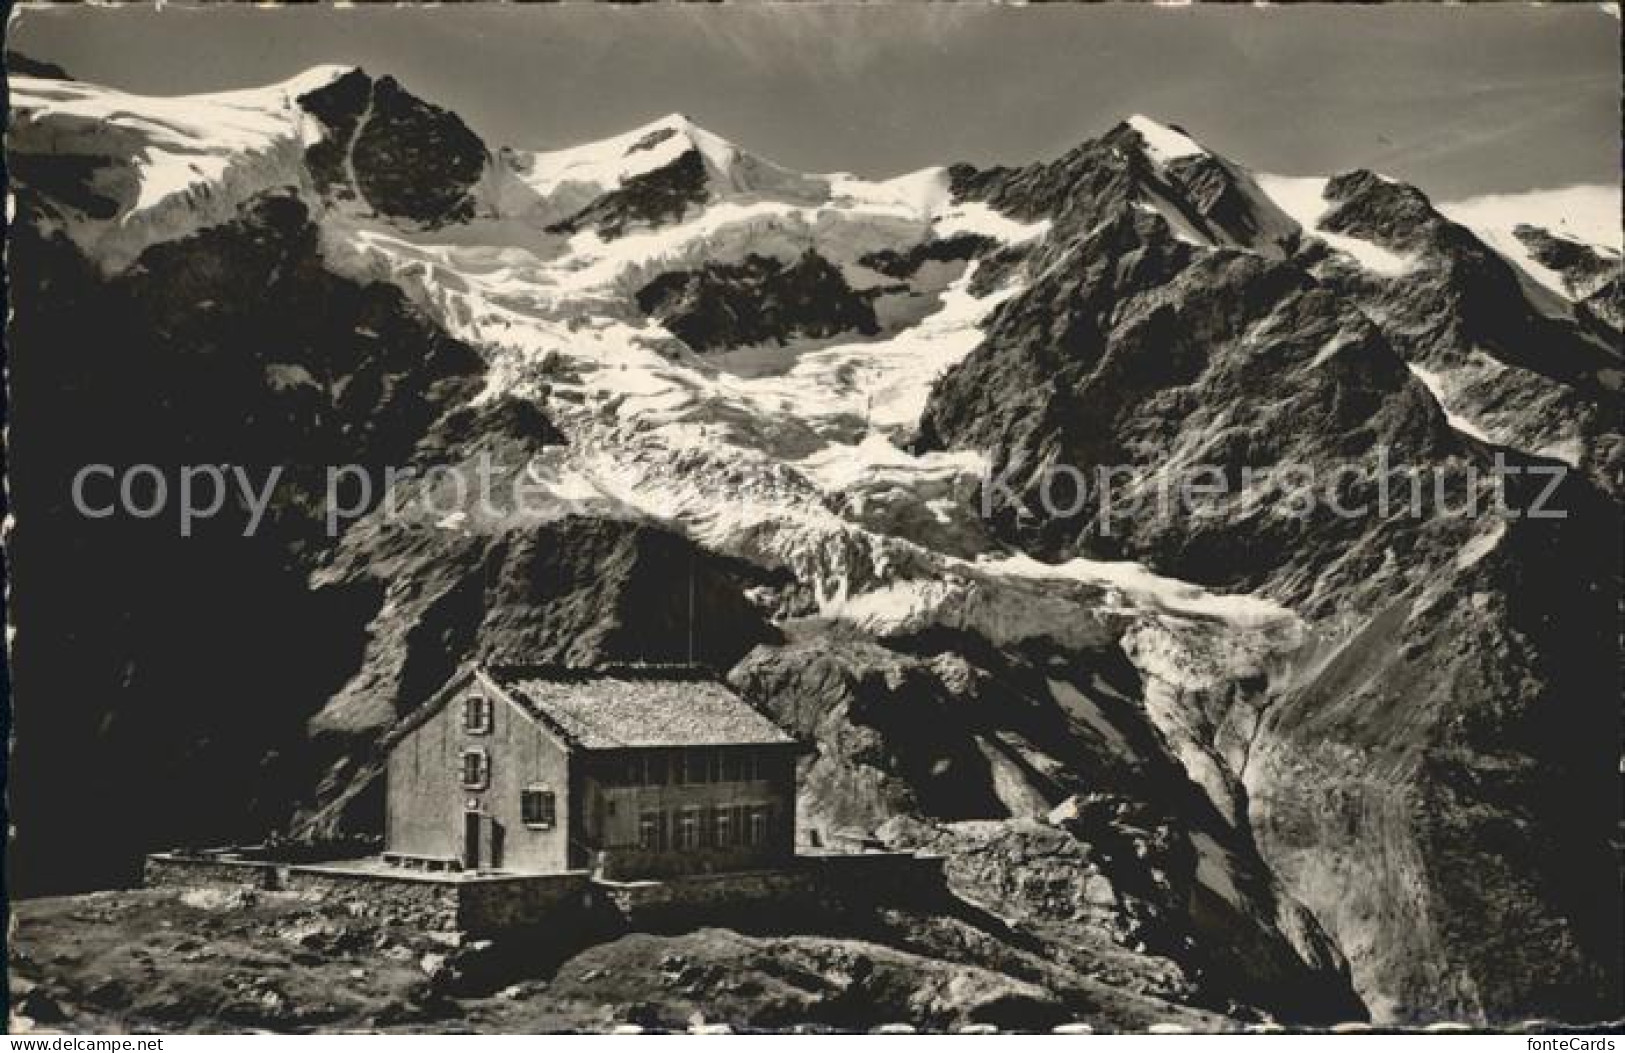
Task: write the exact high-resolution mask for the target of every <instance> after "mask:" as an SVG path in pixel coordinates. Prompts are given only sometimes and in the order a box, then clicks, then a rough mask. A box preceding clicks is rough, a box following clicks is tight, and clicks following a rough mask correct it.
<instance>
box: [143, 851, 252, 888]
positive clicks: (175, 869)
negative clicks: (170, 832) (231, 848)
mask: <svg viewBox="0 0 1625 1053" xmlns="http://www.w3.org/2000/svg"><path fill="white" fill-rule="evenodd" d="M142 878H143V880H144V881H145V883H146V885H147V886H148V887H149V888H199V887H214V886H227V887H242V888H261V889H274V888H278V887H279V884H278V878H277V865H276V864H275V863H269V862H264V861H261V860H251V859H222V858H220V857H218V856H177V855H170V854H168V853H157V854H154V855H150V856H148V857H147V861H146V866H145V867H144V868H143V871H142Z"/></svg>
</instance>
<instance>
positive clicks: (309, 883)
mask: <svg viewBox="0 0 1625 1053" xmlns="http://www.w3.org/2000/svg"><path fill="white" fill-rule="evenodd" d="M282 887H283V888H284V889H286V890H287V891H289V892H308V893H315V894H317V895H320V896H323V897H327V898H332V899H338V900H342V901H343V902H344V903H346V904H348V905H349V907H350V909H351V910H352V911H354V912H355V914H356V916H357V917H363V918H371V919H373V920H375V921H381V922H392V923H395V924H398V925H411V926H413V927H416V928H422V929H442V930H446V931H455V930H457V929H459V928H460V927H461V926H460V924H459V922H460V920H461V916H462V911H461V903H460V901H459V896H458V886H457V885H456V884H454V883H452V882H450V881H434V880H429V879H419V880H413V879H412V877H410V876H408V875H404V874H402V875H398V876H397V875H394V874H372V873H366V872H364V871H359V870H346V869H343V868H340V867H289V868H288V872H287V875H286V877H285V879H284V881H283V886H282Z"/></svg>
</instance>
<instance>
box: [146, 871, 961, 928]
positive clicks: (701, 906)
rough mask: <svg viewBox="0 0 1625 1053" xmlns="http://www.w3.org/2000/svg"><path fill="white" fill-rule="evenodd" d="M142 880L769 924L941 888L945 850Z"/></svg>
mask: <svg viewBox="0 0 1625 1053" xmlns="http://www.w3.org/2000/svg"><path fill="white" fill-rule="evenodd" d="M146 879H147V884H148V885H150V886H155V887H157V886H168V887H180V888H197V887H202V886H226V887H233V888H245V887H246V888H258V889H267V890H285V891H289V892H304V893H311V894H315V895H319V896H321V897H323V898H327V899H332V900H334V901H337V902H342V903H344V904H346V905H347V906H348V908H349V909H350V910H352V911H354V912H355V913H356V915H357V916H359V917H366V918H372V919H375V920H377V921H380V922H389V923H394V924H401V925H410V926H413V927H417V928H422V929H429V930H441V931H459V932H464V933H470V934H475V935H492V934H496V933H500V932H504V931H509V930H513V929H521V928H526V927H531V926H547V927H550V928H559V929H561V930H565V929H570V928H571V927H573V926H576V925H577V924H581V925H588V924H592V925H596V924H600V923H608V924H610V925H611V926H612V927H621V928H629V929H649V928H672V927H681V926H686V925H729V924H742V923H743V924H750V923H752V922H767V923H769V924H771V923H774V922H782V921H784V920H785V919H786V918H788V917H792V916H799V917H806V916H807V915H815V916H828V915H832V914H839V913H843V912H847V911H852V910H862V909H865V908H868V907H870V906H873V905H875V904H876V903H902V902H920V901H922V900H925V899H929V898H930V897H932V896H935V895H937V894H939V893H941V891H942V889H943V887H944V886H943V877H942V861H941V860H940V859H934V858H929V857H927V858H921V857H916V856H912V855H908V854H904V853H868V854H862V855H839V854H831V855H808V856H799V857H797V859H796V860H795V862H794V863H793V864H791V865H790V866H788V867H786V868H783V869H778V870H752V871H737V872H732V873H724V874H695V875H690V876H686V877H681V878H669V879H666V880H664V881H639V882H625V883H621V882H613V881H604V880H594V879H592V878H591V877H590V876H589V875H588V874H587V873H586V872H584V871H575V872H570V873H564V874H524V875H510V876H496V877H478V876H470V875H463V876H456V875H429V874H422V873H417V872H411V871H404V870H386V869H368V868H365V867H359V866H345V865H342V864H340V865H334V866H287V865H285V864H276V863H270V862H263V861H256V860H243V859H222V858H219V857H208V856H203V857H195V858H194V857H184V856H171V855H153V856H149V857H148V859H147V867H146Z"/></svg>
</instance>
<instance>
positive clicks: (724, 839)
mask: <svg viewBox="0 0 1625 1053" xmlns="http://www.w3.org/2000/svg"><path fill="white" fill-rule="evenodd" d="M732 819H733V816H732V814H731V810H730V809H728V808H718V809H717V811H716V815H715V816H714V820H715V826H714V829H713V832H712V835H711V840H712V843H713V844H715V845H716V846H717V847H718V848H729V847H731V846H732V845H733V843H734V841H733V823H732V822H731V820H732Z"/></svg>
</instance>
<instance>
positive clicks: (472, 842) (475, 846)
mask: <svg viewBox="0 0 1625 1053" xmlns="http://www.w3.org/2000/svg"><path fill="white" fill-rule="evenodd" d="M480 819H481V816H480V813H479V812H464V813H463V869H464V870H478V869H479V868H480Z"/></svg>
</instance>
